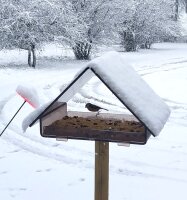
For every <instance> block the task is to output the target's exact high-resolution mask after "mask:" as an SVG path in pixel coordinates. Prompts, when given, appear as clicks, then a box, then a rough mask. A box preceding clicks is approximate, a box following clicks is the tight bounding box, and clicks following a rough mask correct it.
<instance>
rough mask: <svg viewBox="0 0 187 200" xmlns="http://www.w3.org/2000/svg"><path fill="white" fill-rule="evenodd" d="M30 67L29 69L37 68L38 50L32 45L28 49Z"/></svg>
mask: <svg viewBox="0 0 187 200" xmlns="http://www.w3.org/2000/svg"><path fill="white" fill-rule="evenodd" d="M28 65H29V67H34V68H35V67H36V49H35V45H34V44H31V45H30V47H29V48H28Z"/></svg>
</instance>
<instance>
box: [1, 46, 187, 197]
mask: <svg viewBox="0 0 187 200" xmlns="http://www.w3.org/2000/svg"><path fill="white" fill-rule="evenodd" d="M186 52H187V44H170V43H166V44H155V45H154V46H153V49H151V50H141V51H139V52H134V53H121V54H122V55H123V56H124V57H125V58H126V59H127V60H128V62H130V63H131V64H132V65H133V67H134V68H135V70H137V71H138V73H139V74H140V75H141V76H142V77H143V78H144V80H145V81H147V82H148V84H149V85H150V86H151V87H152V88H153V89H154V90H155V92H156V93H157V94H158V95H160V96H161V97H162V98H163V100H164V101H165V102H166V103H167V104H168V105H169V107H170V109H171V111H172V112H171V116H170V118H169V120H168V122H167V124H166V125H165V127H164V129H163V130H162V132H161V134H160V136H158V137H157V138H153V137H152V138H151V139H150V140H149V141H148V143H147V144H146V145H145V146H138V145H131V146H130V148H126V147H121V146H117V144H110V195H109V199H110V200H116V199H117V200H137V199H140V200H150V199H151V200H158V199H159V200H166V199H167V200H176V199H180V200H185V199H186V198H187V194H186V187H187V88H186V85H187V56H186ZM100 54H102V52H100ZM26 55H27V54H26V52H24V51H15V50H14V51H13V50H12V51H4V52H3V51H1V52H0V80H1V85H0V91H1V92H0V94H1V95H0V130H3V128H4V127H5V126H6V124H7V123H8V122H9V120H10V118H11V117H12V116H13V115H14V113H15V112H16V110H17V109H18V108H19V106H20V105H21V104H22V103H23V101H24V100H23V99H22V98H21V97H20V96H18V95H17V94H16V92H15V90H16V88H17V86H18V85H20V84H21V85H24V84H25V83H26V84H32V86H33V87H34V88H35V89H36V90H37V92H38V94H39V98H40V102H42V103H46V102H48V101H49V100H52V99H53V98H54V97H56V96H57V95H58V94H59V93H60V91H61V90H62V88H63V87H64V85H66V84H67V83H68V82H69V81H71V80H72V78H73V77H74V75H75V74H76V73H77V71H79V70H80V68H81V67H84V66H85V64H86V61H84V62H83V61H75V60H74V59H73V58H72V53H70V51H69V50H68V51H65V50H62V49H61V48H59V47H58V48H57V47H56V46H54V45H49V46H47V47H46V48H45V49H43V51H42V52H41V53H40V55H39V60H38V66H37V68H36V69H32V68H28V67H27V66H26V64H25V63H26V60H27V59H26ZM63 55H65V56H64V57H63ZM87 102H92V103H96V104H97V105H101V106H103V107H105V108H107V109H109V110H110V111H111V112H119V113H126V112H127V111H126V109H124V108H123V106H122V105H121V103H119V102H118V101H117V100H116V99H115V97H113V96H112V95H111V93H110V92H109V91H107V90H106V88H105V87H104V86H103V85H102V84H101V83H100V82H99V80H97V79H96V78H94V79H92V80H91V81H90V82H88V84H86V85H85V86H84V87H83V88H82V89H81V91H80V92H79V93H78V94H76V95H75V97H74V98H73V99H72V100H71V101H70V102H69V103H68V106H69V109H70V110H81V111H84V105H85V103H87ZM31 111H33V108H32V107H31V106H30V105H29V104H27V105H25V106H24V108H23V109H22V110H21V112H20V113H19V114H18V116H17V117H16V118H15V119H14V121H13V122H12V123H11V125H10V126H9V128H8V129H7V130H6V131H5V133H4V134H3V136H2V137H1V138H0V199H3V200H11V199H15V200H25V199H27V200H31V199H32V200H33V199H35V200H41V199H45V200H51V199H54V200H61V199H63V200H74V199H81V200H84V199H85V200H88V199H94V142H86V141H75V140H69V141H68V142H62V141H56V140H55V139H47V138H42V137H41V136H40V135H39V127H38V125H35V126H34V127H32V128H29V129H28V130H27V132H26V133H23V132H22V130H21V124H22V121H23V119H24V118H25V117H26V116H27V115H28V114H29V113H30V112H31Z"/></svg>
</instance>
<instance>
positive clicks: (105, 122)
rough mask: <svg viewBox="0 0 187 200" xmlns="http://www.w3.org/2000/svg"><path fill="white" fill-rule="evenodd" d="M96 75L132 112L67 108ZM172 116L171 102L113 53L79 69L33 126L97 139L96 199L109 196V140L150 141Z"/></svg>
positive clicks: (46, 131) (48, 134)
mask: <svg viewBox="0 0 187 200" xmlns="http://www.w3.org/2000/svg"><path fill="white" fill-rule="evenodd" d="M93 76H96V77H98V79H99V80H100V81H101V82H102V83H103V84H104V85H105V86H106V87H107V88H108V89H109V90H110V91H111V92H112V93H113V94H114V95H115V96H116V98H117V99H118V100H119V101H120V102H121V103H122V104H123V105H124V107H126V108H127V109H128V110H129V111H130V112H131V113H132V115H131V116H129V115H125V114H112V113H103V114H100V115H99V116H98V117H96V116H95V114H94V113H91V112H69V111H68V109H67V106H68V104H67V102H68V101H69V100H70V99H71V98H72V97H73V96H74V95H75V94H76V93H77V92H78V91H79V89H80V88H82V87H83V85H85V84H86V83H87V82H88V80H90V79H91V78H92V77H93ZM169 114H170V111H169V108H168V106H167V105H166V104H165V103H164V102H163V100H162V99H161V98H160V97H159V96H158V95H156V93H155V92H154V91H153V90H152V89H151V88H150V87H149V85H148V84H147V83H146V82H145V81H144V80H143V79H142V78H141V77H140V76H139V75H138V74H137V72H136V71H135V70H134V69H133V68H132V67H131V66H129V65H128V64H127V63H126V60H124V58H123V57H122V56H121V55H120V54H119V53H116V52H111V53H108V54H106V55H104V56H102V57H99V58H96V59H94V60H92V61H91V62H89V63H88V64H87V66H85V67H84V68H83V69H82V70H81V71H80V72H78V73H77V74H76V76H75V78H74V79H73V80H72V81H71V82H70V83H69V84H68V85H67V87H66V88H65V89H64V90H63V91H62V92H61V94H60V95H59V96H57V97H56V99H54V101H52V102H51V103H50V104H49V105H48V106H47V107H46V108H45V109H42V111H41V112H39V113H38V112H37V115H36V117H35V119H34V120H32V122H31V123H30V126H32V125H33V124H34V123H35V122H36V121H37V120H39V122H40V134H41V136H43V137H49V138H58V139H59V138H61V139H80V140H93V141H96V143H95V152H96V157H95V200H107V199H108V163H109V160H108V158H109V142H117V143H128V144H141V145H143V144H146V142H147V141H148V139H149V137H150V136H151V135H153V136H158V135H159V133H160V131H161V129H162V128H163V126H164V124H165V123H166V121H167V119H168V117H169ZM125 125H126V126H125ZM127 125H128V126H127ZM125 127H126V129H125ZM127 127H128V128H127ZM129 127H130V128H129Z"/></svg>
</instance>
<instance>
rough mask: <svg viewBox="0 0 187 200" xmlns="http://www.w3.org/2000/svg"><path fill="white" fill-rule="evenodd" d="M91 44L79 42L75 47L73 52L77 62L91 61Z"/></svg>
mask: <svg viewBox="0 0 187 200" xmlns="http://www.w3.org/2000/svg"><path fill="white" fill-rule="evenodd" d="M91 48H92V46H91V44H89V43H84V42H78V43H76V45H75V46H74V47H73V52H74V54H75V57H76V59H77V60H89V59H90V52H91Z"/></svg>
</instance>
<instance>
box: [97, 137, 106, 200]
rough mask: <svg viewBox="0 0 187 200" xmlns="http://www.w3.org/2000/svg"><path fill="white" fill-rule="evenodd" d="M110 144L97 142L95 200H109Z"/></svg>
mask: <svg viewBox="0 0 187 200" xmlns="http://www.w3.org/2000/svg"><path fill="white" fill-rule="evenodd" d="M108 188H109V143H108V142H101V141H95V200H108Z"/></svg>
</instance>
